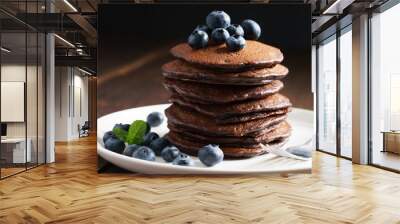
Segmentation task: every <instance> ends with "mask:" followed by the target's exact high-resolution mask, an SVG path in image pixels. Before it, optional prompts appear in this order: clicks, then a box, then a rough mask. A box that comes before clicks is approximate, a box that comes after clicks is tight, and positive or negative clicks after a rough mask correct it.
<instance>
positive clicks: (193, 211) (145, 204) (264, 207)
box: [0, 138, 400, 224]
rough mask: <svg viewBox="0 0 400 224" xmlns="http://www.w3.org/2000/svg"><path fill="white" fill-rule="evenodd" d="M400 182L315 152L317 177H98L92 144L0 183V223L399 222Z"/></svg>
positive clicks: (69, 148) (61, 148)
mask: <svg viewBox="0 0 400 224" xmlns="http://www.w3.org/2000/svg"><path fill="white" fill-rule="evenodd" d="M399 220H400V175H398V174H395V173H390V172H387V171H383V170H380V169H377V168H373V167H368V166H358V165H352V164H351V163H350V162H349V161H347V160H343V159H337V158H335V157H332V156H329V155H326V154H322V153H315V155H314V168H313V173H312V174H307V175H292V176H289V177H288V178H284V177H280V176H216V177H210V176H200V177H199V176H185V177H183V176H179V177H174V176H161V177H160V176H140V175H134V174H97V172H96V144H95V138H86V139H84V140H81V141H77V142H71V143H69V144H58V145H57V162H56V163H55V164H51V165H47V166H42V167H39V168H36V169H34V170H30V171H28V172H26V173H22V174H20V175H17V176H14V177H11V178H8V179H5V180H3V181H0V223H12V224H14V223H173V224H175V223H374V224H375V223H384V224H386V223H400V221H399Z"/></svg>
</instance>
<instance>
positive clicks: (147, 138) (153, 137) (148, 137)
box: [142, 132, 160, 146]
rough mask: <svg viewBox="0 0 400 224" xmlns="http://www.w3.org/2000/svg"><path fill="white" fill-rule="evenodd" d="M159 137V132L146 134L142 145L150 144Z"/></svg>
mask: <svg viewBox="0 0 400 224" xmlns="http://www.w3.org/2000/svg"><path fill="white" fill-rule="evenodd" d="M159 137H160V136H158V134H157V133H155V132H149V133H147V134H146V135H145V136H144V139H143V143H142V145H145V146H149V145H150V143H151V142H152V141H154V140H156V139H157V138H159Z"/></svg>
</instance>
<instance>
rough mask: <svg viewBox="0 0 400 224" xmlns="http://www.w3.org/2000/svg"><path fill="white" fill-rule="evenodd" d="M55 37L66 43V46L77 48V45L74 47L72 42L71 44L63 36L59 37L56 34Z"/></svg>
mask: <svg viewBox="0 0 400 224" xmlns="http://www.w3.org/2000/svg"><path fill="white" fill-rule="evenodd" d="M54 36H55V37H57V38H58V39H59V40H61V41H62V42H64V43H65V44H67V45H68V46H70V47H73V48H75V45H73V44H72V43H71V42H69V41H68V40H66V39H64V38H62V37H61V36H59V35H58V34H54Z"/></svg>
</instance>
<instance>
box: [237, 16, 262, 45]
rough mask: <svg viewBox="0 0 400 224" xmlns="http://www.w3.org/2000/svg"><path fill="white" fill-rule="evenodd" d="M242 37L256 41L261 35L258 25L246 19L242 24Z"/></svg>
mask: <svg viewBox="0 0 400 224" xmlns="http://www.w3.org/2000/svg"><path fill="white" fill-rule="evenodd" d="M241 25H242V27H243V30H244V37H245V38H246V39H248V40H257V39H258V38H259V37H260V35H261V28H260V25H258V23H257V22H256V21H254V20H251V19H246V20H244V21H243V22H242V24H241Z"/></svg>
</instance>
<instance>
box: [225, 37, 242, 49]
mask: <svg viewBox="0 0 400 224" xmlns="http://www.w3.org/2000/svg"><path fill="white" fill-rule="evenodd" d="M245 45H246V40H245V39H244V38H243V37H242V36H239V35H233V36H230V37H229V38H228V39H227V40H226V46H227V47H228V49H229V50H230V51H239V50H241V49H243V48H244V47H245Z"/></svg>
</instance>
